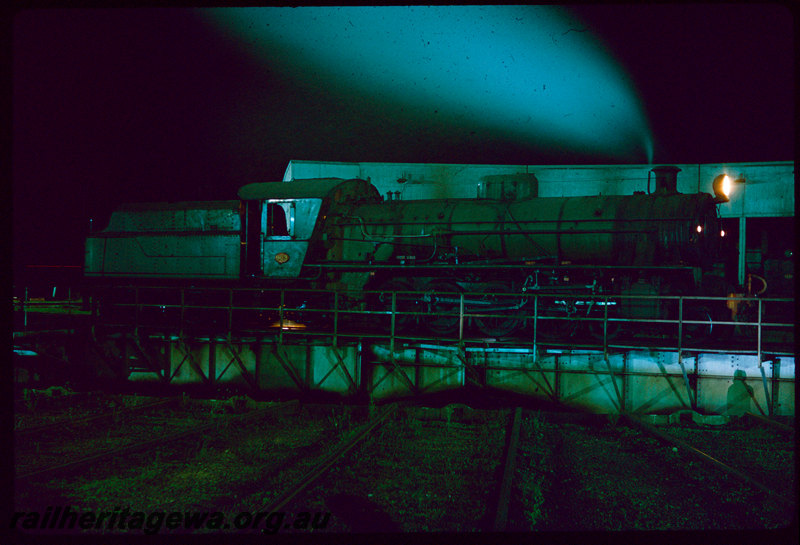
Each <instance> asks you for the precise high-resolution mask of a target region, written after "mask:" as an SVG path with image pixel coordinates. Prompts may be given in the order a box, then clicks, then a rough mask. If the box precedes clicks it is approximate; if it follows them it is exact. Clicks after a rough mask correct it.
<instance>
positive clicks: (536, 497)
mask: <svg viewBox="0 0 800 545" xmlns="http://www.w3.org/2000/svg"><path fill="white" fill-rule="evenodd" d="M666 431H668V432H670V430H666ZM736 433H747V432H736ZM729 439H730V438H729ZM730 440H731V441H732V442H733V440H732V439H730ZM736 441H737V442H738V443H739V444H738V445H737V446H734V447H732V448H741V447H742V446H743V445H750V449H749V450H750V451H751V455H752V456H756V455H757V454H756V453H757V451H758V450H759V448H760V447H759V446H758V445H755V444H754V443H753V442H752V439H751V438H748V437H746V436H745V437H737V439H736ZM523 444H524V445H525V446H524V448H523V449H522V451H521V453H520V454H521V456H520V458H521V461H520V463H519V465H518V470H517V476H516V482H517V483H520V485H519V486H518V489H519V491H518V493H517V496H516V497H517V499H518V500H519V504H518V506H517V507H516V508H515V509H514V510H513V511H512V518H511V525H510V528H511V529H516V530H544V531H574V530H579V531H605V530H709V529H711V530H739V529H773V528H781V527H784V526H786V525H788V524H789V523H790V521H791V517H792V514H793V512H794V510H793V507H792V506H790V505H786V504H781V503H780V502H775V501H774V500H773V499H772V498H771V497H765V496H766V495H765V494H764V493H761V492H758V491H755V490H753V489H752V488H751V487H749V486H747V485H744V484H741V483H740V482H739V481H738V480H736V479H734V478H732V477H729V476H727V475H726V474H724V473H722V472H720V471H719V470H717V469H714V468H712V467H711V466H709V465H708V464H706V463H702V462H699V461H697V460H696V459H694V458H692V457H690V456H689V455H687V454H686V453H685V452H682V449H673V448H672V446H671V445H667V444H665V443H663V442H661V441H659V440H657V439H654V438H652V437H650V436H647V435H643V434H641V433H640V432H638V431H637V430H633V429H631V428H627V427H619V428H615V427H613V426H611V425H610V424H606V425H584V424H575V423H569V422H565V423H555V422H552V421H548V420H545V419H534V421H532V422H526V423H525V424H524V425H523ZM760 456H764V457H765V459H767V460H769V459H770V456H769V454H768V453H762V454H761V455H760Z"/></svg>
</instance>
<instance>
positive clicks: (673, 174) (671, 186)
mask: <svg viewBox="0 0 800 545" xmlns="http://www.w3.org/2000/svg"><path fill="white" fill-rule="evenodd" d="M680 171H681V169H679V168H678V167H675V166H664V167H656V168H654V169H653V170H652V172H654V173H655V175H656V190H655V192H654V193H677V192H678V173H679V172H680Z"/></svg>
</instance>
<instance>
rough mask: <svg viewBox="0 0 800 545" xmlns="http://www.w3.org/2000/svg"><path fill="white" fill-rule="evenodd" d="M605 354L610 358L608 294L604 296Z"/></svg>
mask: <svg viewBox="0 0 800 545" xmlns="http://www.w3.org/2000/svg"><path fill="white" fill-rule="evenodd" d="M603 354H604V355H605V357H606V358H608V295H606V296H605V297H603Z"/></svg>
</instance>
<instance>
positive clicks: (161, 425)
mask: <svg viewBox="0 0 800 545" xmlns="http://www.w3.org/2000/svg"><path fill="white" fill-rule="evenodd" d="M169 402H170V401H162V402H155V403H151V404H148V405H146V406H142V407H135V408H131V409H129V410H128V411H126V413H128V414H130V413H134V412H135V413H138V417H139V419H138V420H137V422H135V423H129V424H127V425H120V424H119V423H117V424H116V425H117V426H119V427H118V428H117V429H115V430H114V435H115V441H113V442H112V441H110V436H111V432H112V429H111V428H107V429H101V430H100V434H97V433H96V432H97V430H89V432H88V433H85V434H81V435H72V436H71V437H70V439H69V440H68V441H66V442H61V443H59V444H58V447H60V449H61V450H56V451H49V448H48V447H50V446H51V445H53V444H56V442H55V441H54V440H52V439H51V440H49V441H47V443H46V444H45V447H44V448H45V449H48V452H47V453H46V454H42V455H40V453H39V451H40V450H44V449H43V448H42V442H41V441H42V439H41V438H40V440H39V441H37V440H36V434H43V433H46V434H48V435H50V434H55V433H56V431H55V430H56V429H59V428H60V431H61V432H63V431H64V430H65V429H66V427H65V426H63V425H62V426H60V427H59V428H56V427H54V426H53V425H47V426H41V427H38V428H35V429H31V430H22V433H21V435H22V437H19V441H17V444H16V446H17V450H16V457H17V463H16V468H17V474H16V475H15V483H17V485H20V484H23V483H25V482H28V481H31V480H42V479H47V478H52V477H53V476H56V475H59V474H63V473H68V472H71V471H75V470H77V469H80V468H83V467H85V466H87V465H90V464H96V463H98V462H100V461H103V460H107V459H110V458H115V459H116V458H119V457H121V456H125V455H128V454H131V453H135V452H141V451H143V450H148V449H157V448H159V447H162V446H164V445H167V444H169V443H171V442H174V441H179V440H183V439H187V438H191V437H194V436H197V435H199V434H202V433H205V432H208V431H210V430H212V429H214V428H220V427H229V426H232V425H235V424H239V423H242V422H246V421H248V420H252V419H256V418H258V417H260V416H263V415H264V414H266V413H268V412H271V411H274V410H276V409H280V408H284V407H285V406H286V405H287V404H279V405H275V406H272V407H266V408H263V409H258V410H253V411H249V412H247V413H245V414H240V415H235V416H230V417H227V418H210V419H208V418H204V419H202V421H201V422H200V423H196V422H195V423H190V424H188V425H186V422H187V420H189V419H188V418H184V419H181V420H182V422H181V424H182V425H181V424H179V425H174V424H175V422H174V421H175V420H176V419H175V418H166V419H165V418H164V416H163V415H161V414H157V415H156V416H155V417H152V416H149V417H148V416H146V415H142V414H141V413H142V412H144V411H145V410H151V409H154V408H162V407H163V406H165V405H167V404H169ZM113 416H119V413H116V412H113V413H106V414H102V415H97V416H94V417H90V418H84V419H81V420H80V421H79V422H70V423H71V424H76V423H80V424H86V423H88V422H94V421H97V420H100V419H108V418H111V417H113ZM209 420H210V421H209ZM170 424H172V425H171V426H170ZM169 428H172V429H169ZM155 430H158V433H155ZM92 432H95V433H92ZM154 433H155V434H156V435H158V436H157V437H153V435H154ZM103 435H105V438H103ZM131 438H133V440H129V439H131ZM116 439H120V440H116ZM119 442H121V443H122V444H121V445H118V446H116V445H115V446H109V445H111V444H115V443H119ZM87 444H90V445H98V447H97V448H96V450H95V451H94V452H92V453H91V454H86V453H85V452H84V451H85V450H86V445H87ZM31 449H33V450H34V451H35V452H32V451H31ZM76 452H82V453H83V454H82V455H75V453H76ZM65 457H66V458H71V459H68V460H67V461H64V458H65ZM31 459H33V460H34V461H33V462H31ZM53 459H55V460H57V461H56V462H55V463H52V462H51V461H52V460H53Z"/></svg>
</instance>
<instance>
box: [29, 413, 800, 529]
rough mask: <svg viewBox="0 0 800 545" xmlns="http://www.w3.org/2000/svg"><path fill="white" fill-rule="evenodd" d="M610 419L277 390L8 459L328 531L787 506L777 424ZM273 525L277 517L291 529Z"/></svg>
mask: <svg viewBox="0 0 800 545" xmlns="http://www.w3.org/2000/svg"><path fill="white" fill-rule="evenodd" d="M290 407H291V408H293V410H276V409H280V408H290ZM137 409H141V410H135V411H129V412H128V413H125V414H128V415H129V416H130V415H135V417H136V419H137V420H141V421H142V422H144V421H145V420H147V419H146V418H145V416H146V414H147V413H148V412H160V411H161V410H162V407H161V406H160V405H158V404H149V405H144V406H142V407H137ZM160 414H161V415H160V416H159V415H155V416H152V417H151V418H150V419H149V420H147V421H148V422H150V423H152V424H153V425H155V424H154V423H156V422H158V421H159V419H161V420H162V422H161V424H168V423H169V420H170V418H171V416H169V415H164V414H162V413H160ZM278 415H279V416H278ZM122 416H123V417H124V414H123V415H122ZM108 418H109V415H107V414H103V415H93V416H92V417H91V418H85V417H84V418H81V419H79V420H77V421H75V422H73V423H72V424H70V425H69V426H63V427H61V428H59V427H53V426H51V425H48V426H42V427H39V428H38V429H37V428H31V429H29V430H24V431H23V432H22V433H21V434H20V436H27V438H25V437H20V439H23V440H24V441H27V442H28V444H29V445H30V444H31V439H30V438H32V437H40V436H42V435H47V434H56V433H60V434H67V435H68V436H69V435H71V434H75V433H77V431H76V430H80V429H81V428H82V427H87V426H90V425H92V424H95V423H98V424H99V423H102V422H105V421H107V420H108ZM612 420H613V419H612V418H609V417H603V416H599V415H583V416H576V415H575V414H571V415H567V414H542V413H538V412H533V411H531V410H527V409H522V408H516V409H514V410H508V409H490V410H474V409H471V408H469V407H467V406H465V405H458V404H454V405H446V406H444V407H442V408H438V409H431V408H424V407H417V406H409V405H402V406H400V407H396V406H393V405H390V406H386V407H384V408H382V409H379V410H377V411H374V412H372V413H370V412H368V411H367V408H366V407H361V408H354V407H350V406H344V405H339V406H331V405H301V404H281V405H277V406H275V407H270V408H267V409H263V410H255V411H250V412H247V413H245V414H240V415H234V416H225V417H217V418H208V419H206V421H204V422H202V423H194V424H193V425H187V426H185V427H183V428H182V429H173V430H172V431H171V432H170V433H166V432H165V433H162V434H161V435H160V436H159V437H152V432H151V436H150V437H148V438H144V437H141V438H140V439H141V440H139V439H136V440H133V438H134V435H136V434H133V433H127V440H126V442H125V443H124V444H119V445H116V446H114V448H108V449H97V450H93V451H92V452H90V453H87V454H86V455H85V456H82V457H78V458H74V459H73V458H69V459H64V460H61V461H60V463H58V464H45V463H44V458H42V459H40V461H41V462H42V463H41V464H39V465H38V466H36V467H34V466H29V467H18V469H17V479H16V481H17V485H18V487H17V488H18V490H20V489H21V490H23V491H25V490H28V491H30V492H31V493H32V494H39V495H40V496H41V499H42V501H45V502H48V503H47V505H52V504H53V501H54V500H53V499H52V497H57V498H64V499H65V501H66V500H69V501H74V502H78V503H79V504H80V505H82V506H95V507H97V508H100V509H102V508H106V509H108V508H109V505H110V504H109V502H113V503H114V505H131V506H132V507H131V509H134V508H136V509H141V510H143V511H147V510H148V509H150V510H153V509H156V510H162V511H167V510H172V509H177V510H189V511H196V512H223V513H225V514H226V516H228V517H232V516H235V514H237V513H245V512H247V513H252V514H255V513H258V514H263V515H264V516H267V515H270V514H280V513H287V514H289V513H294V514H297V513H317V514H325V513H327V516H328V517H329V519H330V520H329V524H328V525H327V526H326V527H325V529H324V531H326V532H387V531H388V532H414V531H434V530H436V531H439V530H448V531H476V530H477V531H493V532H502V531H540V530H544V531H564V530H568V531H572V530H642V529H671V530H674V529H707V528H710V529H726V530H730V529H739V528H765V527H766V528H776V527H780V526H781V524H784V523H786V522H787V521H790V520H791V514H790V513H792V512H793V509H794V506H795V503H794V499H793V497H792V496H791V488H790V486H791V483H792V482H793V481H794V478H793V474H791V471H792V470H793V463H791V462H792V461H793V456H794V444H793V436H792V434H791V433H790V432H789V431H788V430H785V429H780V430H778V429H773V428H767V427H764V428H762V427H756V428H755V429H754V430H738V429H731V428H727V429H700V428H685V427H681V428H669V429H667V430H666V431H665V430H664V429H653V428H652V426H649V425H647V424H644V423H642V422H640V421H638V420H630V419H627V418H623V419H619V420H618V421H617V420H613V422H612ZM118 422H119V420H118ZM634 422H635V423H634ZM151 427H152V426H151ZM165 429H166V428H165ZM751 432H753V433H756V434H758V435H757V436H756V435H752V433H751ZM86 433H87V434H88V435H86V436H84V435H77V436H76V437H75V440H76V441H81V440H82V439H81V438H85V437H88V436H90V435H91V434H89V433H88V432H86ZM94 433H95V434H97V435H102V434H103V433H104V432H103V429H102V428H100V427H97V429H96V430H94ZM106 433H107V432H106ZM737 434H738V435H737ZM770 438H773V439H770ZM767 440H770V441H772V443H771V444H773V448H772V450H768V451H765V452H764V456H763V457H762V458H761V459H759V458H758V457H757V456H755V455H754V454H753V453H756V454H757V453H758V452H759V449H752V448H749V450H748V447H752V444H753V443H754V441H758V442H760V443H764V442H765V441H767ZM668 441H669V442H668ZM34 442H35V441H34ZM170 445H173V446H172V447H170ZM26 448H28V447H26ZM731 452H734V453H739V452H741V455H740V456H738V457H731V456H730V455H729V454H730V453H731ZM135 453H140V454H135ZM141 453H144V454H141ZM778 454H780V456H779V455H778ZM754 456H755V457H754ZM712 458H713V459H714V460H715V462H711V461H709V460H710V459H712ZM106 460H114V462H113V463H112V462H105V461H106ZM765 460H767V461H770V460H771V464H772V465H769V464H767V463H765ZM87 466H91V467H90V468H88V469H86V470H84V468H87ZM102 498H106V499H105V500H103V499H102ZM28 501H29V502H30V501H31V497H30V494H29V496H28ZM282 516H283V515H281V517H282ZM227 520H233V519H231V518H229V519H227ZM237 527H238V526H237ZM225 528H227V526H225ZM283 528H284V527H283V526H281V527H280V528H278V527H275V528H273V530H274V531H287V532H292V531H293V529H292V528H289V529H287V530H283ZM287 528H288V526H287ZM208 530H209V529H208V528H206V529H202V528H201V529H199V530H195V531H200V532H205V531H208ZM254 530H255V526H254V527H253V528H250V529H249V531H254ZM211 531H214V529H213V528H212V529H211ZM262 531H263V530H262Z"/></svg>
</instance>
